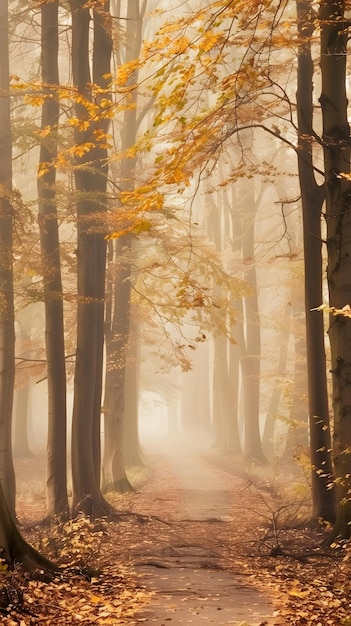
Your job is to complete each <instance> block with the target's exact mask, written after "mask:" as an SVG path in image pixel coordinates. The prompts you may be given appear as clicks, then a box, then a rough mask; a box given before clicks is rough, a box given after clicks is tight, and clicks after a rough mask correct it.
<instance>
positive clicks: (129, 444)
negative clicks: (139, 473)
mask: <svg viewBox="0 0 351 626" xmlns="http://www.w3.org/2000/svg"><path fill="white" fill-rule="evenodd" d="M131 327H132V328H133V330H131V331H130V333H129V334H130V336H131V340H130V341H129V342H128V350H127V360H128V369H127V371H126V379H125V384H124V393H125V405H126V413H127V416H128V418H127V419H126V420H125V423H124V429H123V458H124V460H125V463H126V465H143V461H142V457H141V449H140V441H139V424H138V415H139V367H140V365H139V332H138V321H137V320H136V319H135V317H134V318H132V320H131Z"/></svg>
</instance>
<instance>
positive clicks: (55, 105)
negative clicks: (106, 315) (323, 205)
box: [37, 0, 69, 518]
mask: <svg viewBox="0 0 351 626" xmlns="http://www.w3.org/2000/svg"><path fill="white" fill-rule="evenodd" d="M41 71H42V81H43V83H44V84H45V85H46V87H45V94H46V99H45V101H44V103H43V105H42V118H41V127H42V128H43V129H44V128H46V127H47V126H50V127H51V128H52V131H53V132H52V134H50V136H49V138H46V139H42V142H41V146H40V156H39V163H40V164H42V167H45V169H47V171H46V173H44V174H43V175H41V173H40V167H39V177H38V180H37V186H38V199H39V200H38V209H39V231H40V245H41V257H42V273H43V282H44V299H45V343H46V357H47V376H48V442H47V450H48V458H47V480H46V488H47V514H48V516H50V517H52V516H56V515H60V516H62V517H63V518H67V517H68V515H69V507H68V496H67V468H66V462H67V461H66V459H67V408H66V364H65V343H64V322H63V300H62V281H61V262H60V251H59V232H58V219H57V206H56V193H55V183H56V169H55V167H54V165H53V164H52V161H53V160H54V159H55V157H56V155H57V143H56V141H55V139H54V137H55V135H56V133H57V127H58V122H59V101H58V96H57V94H56V90H57V88H58V83H59V76H58V0H54V1H53V2H49V3H45V4H43V5H42V6H41Z"/></svg>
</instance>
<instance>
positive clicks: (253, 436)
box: [241, 198, 266, 462]
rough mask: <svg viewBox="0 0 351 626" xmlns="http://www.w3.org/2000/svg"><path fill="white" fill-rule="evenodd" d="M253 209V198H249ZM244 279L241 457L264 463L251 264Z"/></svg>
mask: <svg viewBox="0 0 351 626" xmlns="http://www.w3.org/2000/svg"><path fill="white" fill-rule="evenodd" d="M252 202H253V206H255V204H256V203H255V199H254V198H253V199H252ZM250 220H251V222H250V223H249V224H247V223H246V224H244V225H243V228H242V231H243V249H242V253H243V259H244V261H245V260H246V259H248V260H249V261H250V262H251V263H252V262H253V259H254V232H255V222H254V216H253V215H250ZM246 280H247V281H248V282H249V284H250V285H251V286H252V289H253V293H252V295H251V296H248V297H246V298H245V304H244V320H245V328H246V332H245V335H246V353H245V355H244V356H242V358H241V374H242V385H243V407H244V420H245V437H244V454H245V456H246V457H247V458H248V459H251V460H256V461H259V462H266V460H265V457H264V454H263V451H262V443H261V435H260V360H261V329H260V316H259V310H258V291H257V277H256V267H255V265H252V267H251V268H250V269H249V271H248V272H247V273H246Z"/></svg>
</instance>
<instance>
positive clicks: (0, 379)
mask: <svg viewBox="0 0 351 626" xmlns="http://www.w3.org/2000/svg"><path fill="white" fill-rule="evenodd" d="M0 28H1V32H2V46H1V53H0V55H1V56H0V90H1V94H2V96H1V98H0V154H1V159H0V300H1V306H0V416H1V420H0V444H1V445H0V483H1V485H2V489H3V492H4V496H5V498H6V502H7V506H8V508H9V511H10V513H11V515H13V516H14V513H15V497H16V493H15V492H16V489H15V474H14V469H13V460H12V434H11V428H12V407H13V394H14V381H15V326H14V300H13V297H14V292H13V257H12V255H13V243H12V232H13V231H12V229H13V207H12V138H11V118H10V94H9V56H8V6H7V1H6V0H0ZM0 510H1V508H0ZM0 523H1V520H0Z"/></svg>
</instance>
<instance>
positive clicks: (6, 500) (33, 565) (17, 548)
mask: <svg viewBox="0 0 351 626" xmlns="http://www.w3.org/2000/svg"><path fill="white" fill-rule="evenodd" d="M0 30H1V33H2V40H1V43H2V46H1V52H0V90H1V94H2V97H1V98H0V154H1V159H0V189H1V192H0V299H1V306H0V358H1V362H0V415H1V421H0V444H1V453H0V546H1V557H2V558H3V559H5V561H6V562H7V563H8V565H9V567H11V568H12V567H13V566H14V564H15V563H22V564H23V566H24V567H25V569H27V570H29V571H34V570H36V569H38V568H39V569H42V568H44V569H45V570H54V569H55V566H54V565H53V564H52V563H50V562H49V561H48V560H47V559H45V558H44V557H42V556H41V555H40V554H39V553H38V552H36V550H34V548H32V547H31V546H29V545H28V544H27V543H26V542H25V541H24V539H23V538H22V537H21V535H20V533H19V532H18V530H17V527H16V524H15V521H14V520H15V476H14V470H13V462H12V452H11V416H12V405H13V390H14V380H15V329H14V300H13V294H14V290H13V263H12V252H13V249H12V232H13V231H12V229H13V207H12V203H11V200H12V137H11V116H10V93H9V86H10V85H9V56H8V4H7V1H6V0H0Z"/></svg>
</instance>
